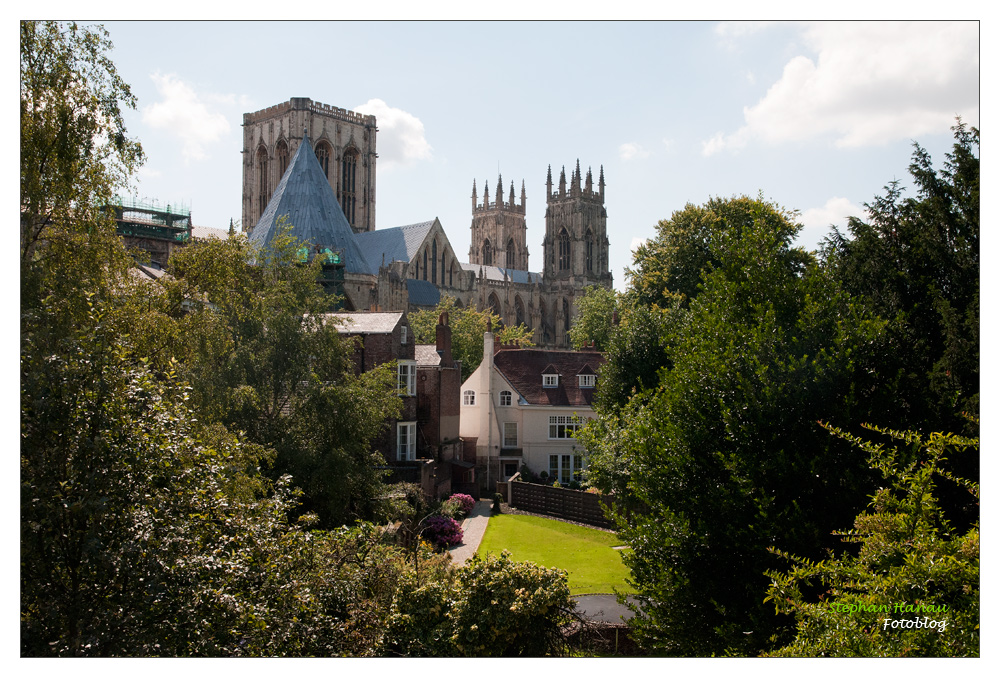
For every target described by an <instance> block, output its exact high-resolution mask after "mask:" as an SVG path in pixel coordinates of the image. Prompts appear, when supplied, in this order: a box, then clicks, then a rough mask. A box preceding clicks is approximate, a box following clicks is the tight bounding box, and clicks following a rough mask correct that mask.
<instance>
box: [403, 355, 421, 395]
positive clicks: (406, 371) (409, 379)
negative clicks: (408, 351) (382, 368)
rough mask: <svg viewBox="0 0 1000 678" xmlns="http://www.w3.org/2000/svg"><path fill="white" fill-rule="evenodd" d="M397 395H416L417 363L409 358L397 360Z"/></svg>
mask: <svg viewBox="0 0 1000 678" xmlns="http://www.w3.org/2000/svg"><path fill="white" fill-rule="evenodd" d="M399 395H401V396H415V395H417V363H415V362H413V361H411V360H400V361H399Z"/></svg>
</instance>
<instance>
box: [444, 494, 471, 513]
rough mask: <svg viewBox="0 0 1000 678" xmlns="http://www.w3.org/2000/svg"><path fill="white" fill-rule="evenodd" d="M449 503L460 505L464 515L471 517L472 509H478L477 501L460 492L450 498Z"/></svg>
mask: <svg viewBox="0 0 1000 678" xmlns="http://www.w3.org/2000/svg"><path fill="white" fill-rule="evenodd" d="M448 501H450V502H454V503H456V504H458V506H459V508H461V510H462V513H463V514H464V515H469V514H470V513H472V509H474V508H476V500H475V499H473V498H472V497H471V496H469V495H467V494H462V493H460V492H456V493H455V494H453V495H451V496H450V497H448Z"/></svg>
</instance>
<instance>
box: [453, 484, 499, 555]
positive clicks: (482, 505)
mask: <svg viewBox="0 0 1000 678" xmlns="http://www.w3.org/2000/svg"><path fill="white" fill-rule="evenodd" d="M492 509H493V502H492V501H487V500H480V501H477V502H476V505H475V506H474V507H473V508H472V512H471V513H470V514H469V515H468V516H466V518H465V520H463V521H462V543H461V544H459V545H458V546H452V547H451V548H450V549H448V553H450V554H451V559H452V561H453V562H454V563H455V564H456V565H464V564H465V561H467V560H468V559H469V558H471V557H472V556H474V555H475V553H476V551H477V550H478V549H479V543H480V542H481V541H482V540H483V535H484V534H486V525H487V523H489V521H490V512H491V510H492Z"/></svg>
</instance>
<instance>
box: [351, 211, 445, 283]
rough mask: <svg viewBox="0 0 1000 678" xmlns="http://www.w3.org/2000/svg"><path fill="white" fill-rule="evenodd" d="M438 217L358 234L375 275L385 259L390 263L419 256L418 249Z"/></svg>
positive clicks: (360, 243)
mask: <svg viewBox="0 0 1000 678" xmlns="http://www.w3.org/2000/svg"><path fill="white" fill-rule="evenodd" d="M436 221H437V219H434V220H432V221H423V222H421V223H419V224H410V225H408V226H396V227H395V228H381V229H376V230H374V231H368V232H367V233H359V234H358V235H357V236H356V240H357V243H358V246H359V247H360V248H361V251H362V252H363V253H364V255H365V258H366V259H367V260H368V263H369V264H370V265H371V266H372V270H371V271H370V272H371V273H372V274H373V275H377V274H378V268H379V266H381V265H382V263H383V261H384V263H386V264H389V263H391V262H393V261H405V262H406V263H410V262H411V261H413V257H415V256H417V250H418V249H420V246H421V245H422V244H423V242H424V240H425V239H426V238H427V234H428V233H429V232H430V230H431V227H433V226H434V224H435V222H436Z"/></svg>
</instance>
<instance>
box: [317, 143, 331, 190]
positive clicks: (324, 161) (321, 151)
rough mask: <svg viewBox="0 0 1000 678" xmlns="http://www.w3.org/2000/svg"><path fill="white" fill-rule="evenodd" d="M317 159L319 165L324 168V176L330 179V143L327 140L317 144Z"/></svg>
mask: <svg viewBox="0 0 1000 678" xmlns="http://www.w3.org/2000/svg"><path fill="white" fill-rule="evenodd" d="M316 159H317V160H319V166H320V167H322V168H323V176H325V177H326V180H327V181H329V180H330V145H329V144H327V143H326V142H322V141H321V142H320V143H318V144H316Z"/></svg>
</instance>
